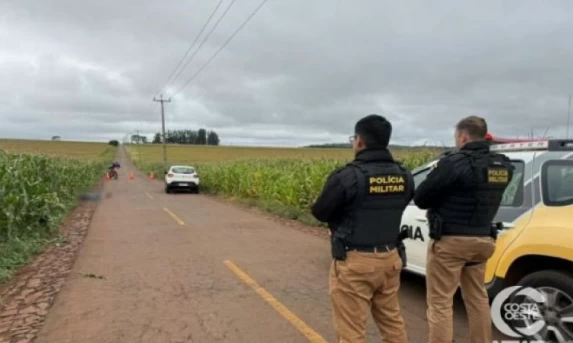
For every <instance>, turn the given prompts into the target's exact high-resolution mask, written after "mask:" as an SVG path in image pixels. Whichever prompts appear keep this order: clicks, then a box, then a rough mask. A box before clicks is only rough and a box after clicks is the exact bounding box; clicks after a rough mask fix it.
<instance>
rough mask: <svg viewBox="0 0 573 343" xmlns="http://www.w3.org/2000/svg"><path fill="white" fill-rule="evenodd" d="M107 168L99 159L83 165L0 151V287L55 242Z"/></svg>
mask: <svg viewBox="0 0 573 343" xmlns="http://www.w3.org/2000/svg"><path fill="white" fill-rule="evenodd" d="M111 153H113V152H110V154H111ZM106 155H108V153H106ZM107 162H109V161H107V159H106V158H103V157H102V158H98V159H94V160H86V159H81V158H80V159H78V158H73V159H72V158H67V157H62V156H48V155H31V154H12V153H5V152H3V151H1V150H0V282H1V281H4V280H6V279H7V278H9V276H10V275H11V273H12V272H13V271H14V270H15V269H16V268H17V267H19V266H21V265H23V264H25V263H26V262H27V260H28V258H29V257H30V256H31V255H32V254H33V253H35V252H38V251H39V250H40V249H41V247H42V246H43V244H44V243H45V241H46V239H49V238H52V237H53V236H54V234H55V233H56V231H57V229H58V225H59V223H60V221H61V219H62V218H63V217H64V216H65V214H66V212H67V211H68V210H69V209H70V208H71V207H72V206H73V205H74V204H75V203H76V200H77V197H78V195H79V194H80V193H81V192H83V191H87V190H89V188H91V187H92V186H93V185H94V183H95V182H96V181H97V180H98V179H99V178H101V177H102V175H103V173H104V172H105V165H106V164H107Z"/></svg>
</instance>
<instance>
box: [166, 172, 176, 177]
mask: <svg viewBox="0 0 573 343" xmlns="http://www.w3.org/2000/svg"><path fill="white" fill-rule="evenodd" d="M173 176H175V175H173V174H171V173H169V174H167V177H173Z"/></svg>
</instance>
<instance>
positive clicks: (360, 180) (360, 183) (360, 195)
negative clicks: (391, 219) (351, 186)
mask: <svg viewBox="0 0 573 343" xmlns="http://www.w3.org/2000/svg"><path fill="white" fill-rule="evenodd" d="M348 166H349V167H351V168H352V170H353V171H354V175H355V176H356V197H354V201H353V202H352V205H351V206H350V208H353V209H354V208H358V206H360V204H361V203H362V200H364V195H365V186H366V184H365V181H364V175H365V174H366V173H367V171H366V169H365V168H364V167H363V166H362V165H360V163H357V162H351V163H349V164H348Z"/></svg>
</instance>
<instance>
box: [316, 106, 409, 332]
mask: <svg viewBox="0 0 573 343" xmlns="http://www.w3.org/2000/svg"><path fill="white" fill-rule="evenodd" d="M391 133H392V125H391V124H390V122H388V121H387V120H386V119H385V118H384V117H382V116H379V115H375V114H372V115H368V116H366V117H364V118H362V119H361V120H359V121H358V122H357V123H356V126H355V135H354V136H352V137H351V139H352V141H353V148H354V151H355V159H354V161H353V162H351V163H349V164H347V165H346V166H344V167H342V168H338V169H337V170H335V171H334V172H332V173H331V174H330V175H329V177H328V179H327V181H326V184H325V185H324V188H323V190H322V192H321V194H320V195H319V197H318V198H317V200H316V201H315V203H314V204H313V206H312V214H313V216H314V217H315V218H316V219H318V220H319V221H322V222H327V223H328V225H329V228H330V230H331V240H332V242H331V243H332V257H333V262H332V264H331V267H330V277H329V294H330V297H331V301H332V305H333V314H334V325H335V328H336V333H337V336H338V343H362V342H364V341H365V335H366V333H365V332H366V320H367V315H368V312H371V314H372V317H373V319H374V322H375V323H376V325H377V327H378V329H379V331H380V334H381V336H382V339H383V341H384V342H385V343H406V342H407V335H406V328H405V325H404V320H403V318H402V315H401V313H400V305H399V301H398V290H399V288H400V272H401V270H402V266H403V263H402V260H401V257H402V256H404V255H399V253H398V251H397V249H396V246H397V244H398V243H397V241H399V240H398V236H399V233H400V223H401V219H402V213H403V212H404V209H405V208H406V206H407V205H408V203H409V202H410V201H411V200H412V198H413V196H414V179H413V177H412V174H411V173H410V171H408V170H407V169H406V168H404V167H403V166H402V165H401V164H399V163H398V162H396V161H395V160H394V159H393V158H392V155H391V154H390V151H389V150H388V143H389V140H390V135H391ZM404 257H405V256H404Z"/></svg>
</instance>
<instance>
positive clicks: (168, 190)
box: [165, 186, 171, 194]
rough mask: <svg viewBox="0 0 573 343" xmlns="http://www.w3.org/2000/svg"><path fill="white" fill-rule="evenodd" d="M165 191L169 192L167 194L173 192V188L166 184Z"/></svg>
mask: <svg viewBox="0 0 573 343" xmlns="http://www.w3.org/2000/svg"><path fill="white" fill-rule="evenodd" d="M165 193H167V194H169V193H171V190H170V189H169V187H167V186H165Z"/></svg>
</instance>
